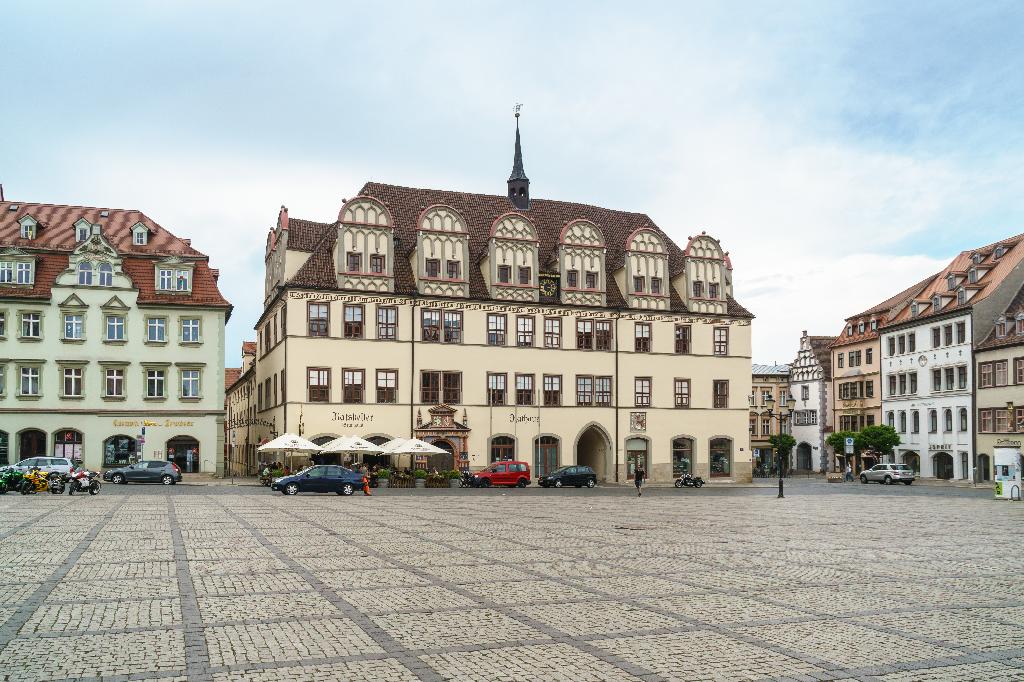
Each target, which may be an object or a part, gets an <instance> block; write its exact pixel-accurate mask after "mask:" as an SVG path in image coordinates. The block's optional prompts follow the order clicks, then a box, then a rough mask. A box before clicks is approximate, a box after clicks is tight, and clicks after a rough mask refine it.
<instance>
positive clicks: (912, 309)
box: [910, 301, 918, 317]
mask: <svg viewBox="0 0 1024 682" xmlns="http://www.w3.org/2000/svg"><path fill="white" fill-rule="evenodd" d="M917 313H918V308H917V302H916V301H915V302H914V303H911V304H910V316H911V317H917Z"/></svg>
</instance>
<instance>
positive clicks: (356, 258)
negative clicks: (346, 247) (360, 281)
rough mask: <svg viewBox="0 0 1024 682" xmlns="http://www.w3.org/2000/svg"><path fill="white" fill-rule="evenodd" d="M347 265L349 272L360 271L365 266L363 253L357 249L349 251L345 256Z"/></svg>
mask: <svg viewBox="0 0 1024 682" xmlns="http://www.w3.org/2000/svg"><path fill="white" fill-rule="evenodd" d="M345 259H346V260H345V263H346V267H347V269H348V271H349V272H360V271H361V270H362V267H363V257H362V254H360V253H358V252H356V251H349V252H348V254H347V255H346V257H345Z"/></svg>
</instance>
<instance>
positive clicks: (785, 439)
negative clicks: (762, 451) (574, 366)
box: [768, 433, 796, 462]
mask: <svg viewBox="0 0 1024 682" xmlns="http://www.w3.org/2000/svg"><path fill="white" fill-rule="evenodd" d="M768 442H769V443H771V444H772V448H773V449H774V450H775V452H777V453H778V455H779V459H781V460H782V461H784V462H788V461H789V454H790V453H791V452H793V448H795V447H796V439H795V438H793V436H791V435H789V434H788V433H777V434H775V435H774V436H769V437H768Z"/></svg>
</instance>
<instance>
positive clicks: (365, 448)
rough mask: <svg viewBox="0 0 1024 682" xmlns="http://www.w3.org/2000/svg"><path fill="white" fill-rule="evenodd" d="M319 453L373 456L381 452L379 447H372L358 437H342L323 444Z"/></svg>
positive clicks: (371, 444) (369, 443)
mask: <svg viewBox="0 0 1024 682" xmlns="http://www.w3.org/2000/svg"><path fill="white" fill-rule="evenodd" d="M320 452H322V453H324V454H329V455H333V454H339V455H341V454H344V455H375V454H377V453H379V452H381V448H380V446H379V445H374V444H373V443H371V442H370V441H368V440H363V439H362V438H360V437H359V436H342V437H340V438H335V439H334V440H332V441H330V442H328V443H324V444H323V445H322V446H321V449H320Z"/></svg>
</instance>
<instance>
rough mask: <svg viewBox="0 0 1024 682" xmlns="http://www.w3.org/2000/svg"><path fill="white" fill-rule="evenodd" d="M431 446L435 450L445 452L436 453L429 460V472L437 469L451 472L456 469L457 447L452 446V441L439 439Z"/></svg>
mask: <svg viewBox="0 0 1024 682" xmlns="http://www.w3.org/2000/svg"><path fill="white" fill-rule="evenodd" d="M430 444H431V445H433V446H434V447H435V448H441V449H442V450H444V452H443V453H441V452H436V453H434V454H432V455H430V456H429V457H428V458H427V468H428V470H432V469H437V470H438V471H451V470H452V469H454V468H455V446H454V445H452V443H451V441H449V440H446V439H444V438H438V439H437V440H435V441H432V442H431V443H430Z"/></svg>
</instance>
